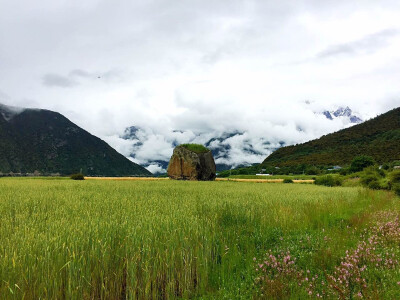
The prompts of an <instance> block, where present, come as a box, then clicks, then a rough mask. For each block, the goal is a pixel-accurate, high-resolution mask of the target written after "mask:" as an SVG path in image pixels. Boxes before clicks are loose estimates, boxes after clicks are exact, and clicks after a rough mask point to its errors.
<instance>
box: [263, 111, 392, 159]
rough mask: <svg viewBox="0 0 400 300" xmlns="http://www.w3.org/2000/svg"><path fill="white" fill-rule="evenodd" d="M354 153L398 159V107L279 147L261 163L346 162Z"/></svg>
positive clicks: (375, 157)
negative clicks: (327, 132) (338, 129)
mask: <svg viewBox="0 0 400 300" xmlns="http://www.w3.org/2000/svg"><path fill="white" fill-rule="evenodd" d="M358 155H369V156H372V157H373V158H374V159H375V160H376V161H377V162H378V163H384V162H390V161H393V160H399V159H400V108H396V109H393V110H391V111H389V112H387V113H385V114H382V115H380V116H378V117H376V118H374V119H371V120H368V121H366V122H364V123H361V124H359V125H355V126H352V127H350V128H346V129H343V130H340V131H338V132H335V133H331V134H328V135H325V136H322V137H321V138H319V139H316V140H313V141H310V142H307V143H304V144H299V145H294V146H288V147H283V148H280V149H278V150H276V151H275V152H273V153H272V154H271V155H270V156H268V157H267V158H266V159H265V160H264V161H263V162H262V165H263V166H278V167H283V166H295V165H300V164H305V165H316V166H322V165H324V166H327V165H347V164H350V162H351V160H352V159H353V158H354V157H355V156H358Z"/></svg>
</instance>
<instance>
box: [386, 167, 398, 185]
mask: <svg viewBox="0 0 400 300" xmlns="http://www.w3.org/2000/svg"><path fill="white" fill-rule="evenodd" d="M389 178H390V182H391V183H392V184H395V183H400V170H396V171H393V172H392V173H390V176H389Z"/></svg>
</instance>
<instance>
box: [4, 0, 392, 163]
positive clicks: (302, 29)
mask: <svg viewBox="0 0 400 300" xmlns="http://www.w3.org/2000/svg"><path fill="white" fill-rule="evenodd" d="M399 82H400V1H398V0H397V1H385V0H381V1H376V0H373V1H368V0H362V1H361V0H360V1H355V0H354V1H351V0H343V1H342V0H334V1H330V0H324V1H321V0H315V1H311V0H310V1H301V0H296V1H293V0H290V1H289V0H288V1H284V0H280V1H278V0H274V1H269V0H262V1H261V0H260V1H250V0H246V1H235V0H229V1H228V0H226V1H224V0H219V1H215V0H213V1H209V0H199V1H184V0H180V1H178V0H168V1H164V0H146V1H137V0H114V1H110V0H108V1H105V0H103V1H101V0H85V1H82V0H79V1H78V0H56V1H55V0H41V1H31V0H13V1H7V0H0V102H2V103H4V104H10V105H17V106H23V107H38V108H46V109H51V110H55V111H59V112H61V113H63V114H64V115H66V116H67V117H68V118H69V119H71V120H72V121H73V122H75V123H77V124H78V125H80V126H82V127H83V128H85V129H86V130H88V131H89V132H91V133H93V134H95V135H97V136H99V137H101V138H103V139H105V140H106V141H108V142H109V143H110V144H111V145H112V146H114V147H115V148H116V149H117V150H118V151H120V152H123V153H124V154H125V155H128V152H129V151H130V150H129V145H128V144H127V143H126V142H124V141H121V140H120V139H119V138H118V136H119V135H120V134H121V133H122V132H123V131H124V129H125V128H126V127H127V126H131V125H136V126H140V127H142V128H146V131H147V132H148V134H149V135H153V142H152V144H151V145H152V147H153V146H154V147H156V148H157V147H158V148H157V149H155V152H157V153H160V151H163V150H164V152H165V153H166V154H165V155H164V156H168V155H170V152H171V151H172V148H171V147H170V146H169V148H168V147H167V145H168V144H170V142H169V141H170V140H171V134H172V133H171V132H173V130H181V131H184V132H186V133H187V134H189V135H190V134H193V135H196V134H198V133H201V134H208V133H210V134H211V135H218V134H220V133H221V132H227V131H232V130H240V131H245V132H247V133H248V135H249V138H250V139H254V140H257V139H259V138H260V137H265V138H267V139H271V140H273V141H277V140H279V139H283V140H285V141H287V142H288V143H296V142H302V141H305V140H308V139H311V138H315V137H318V136H320V135H322V134H325V133H328V132H331V131H334V130H338V129H340V128H343V126H346V124H343V123H341V122H329V120H325V119H323V117H322V116H320V115H316V114H314V113H313V112H314V111H320V110H323V109H333V108H335V107H337V106H341V105H345V106H349V107H350V108H351V109H353V111H356V112H358V113H359V115H360V116H361V117H362V118H364V119H365V118H369V117H373V116H376V115H377V114H379V113H382V112H385V111H387V110H389V109H391V108H394V107H397V106H400V85H399ZM306 100H309V101H310V102H311V106H312V107H310V105H306V104H305V103H304V102H305V101H306ZM299 126H300V127H301V128H302V129H303V130H302V131H299V130H296V128H298V127H299ZM149 145H150V144H149ZM157 145H158V146H157ZM166 147H167V148H168V150H165V149H166ZM143 159H145V158H143ZM256 159H258V158H254V159H253V160H256Z"/></svg>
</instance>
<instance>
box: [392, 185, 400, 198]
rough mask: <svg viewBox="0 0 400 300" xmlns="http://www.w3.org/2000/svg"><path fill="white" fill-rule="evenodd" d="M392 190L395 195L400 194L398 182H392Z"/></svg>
mask: <svg viewBox="0 0 400 300" xmlns="http://www.w3.org/2000/svg"><path fill="white" fill-rule="evenodd" d="M392 190H393V191H394V192H395V193H396V195H398V196H400V183H395V184H393V185H392Z"/></svg>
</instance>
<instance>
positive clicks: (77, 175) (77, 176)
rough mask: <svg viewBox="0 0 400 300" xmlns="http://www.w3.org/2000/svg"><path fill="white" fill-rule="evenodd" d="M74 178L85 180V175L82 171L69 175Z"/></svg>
mask: <svg viewBox="0 0 400 300" xmlns="http://www.w3.org/2000/svg"><path fill="white" fill-rule="evenodd" d="M69 178H71V179H72V180H85V176H83V174H82V173H76V174H72V175H71V176H69Z"/></svg>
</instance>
